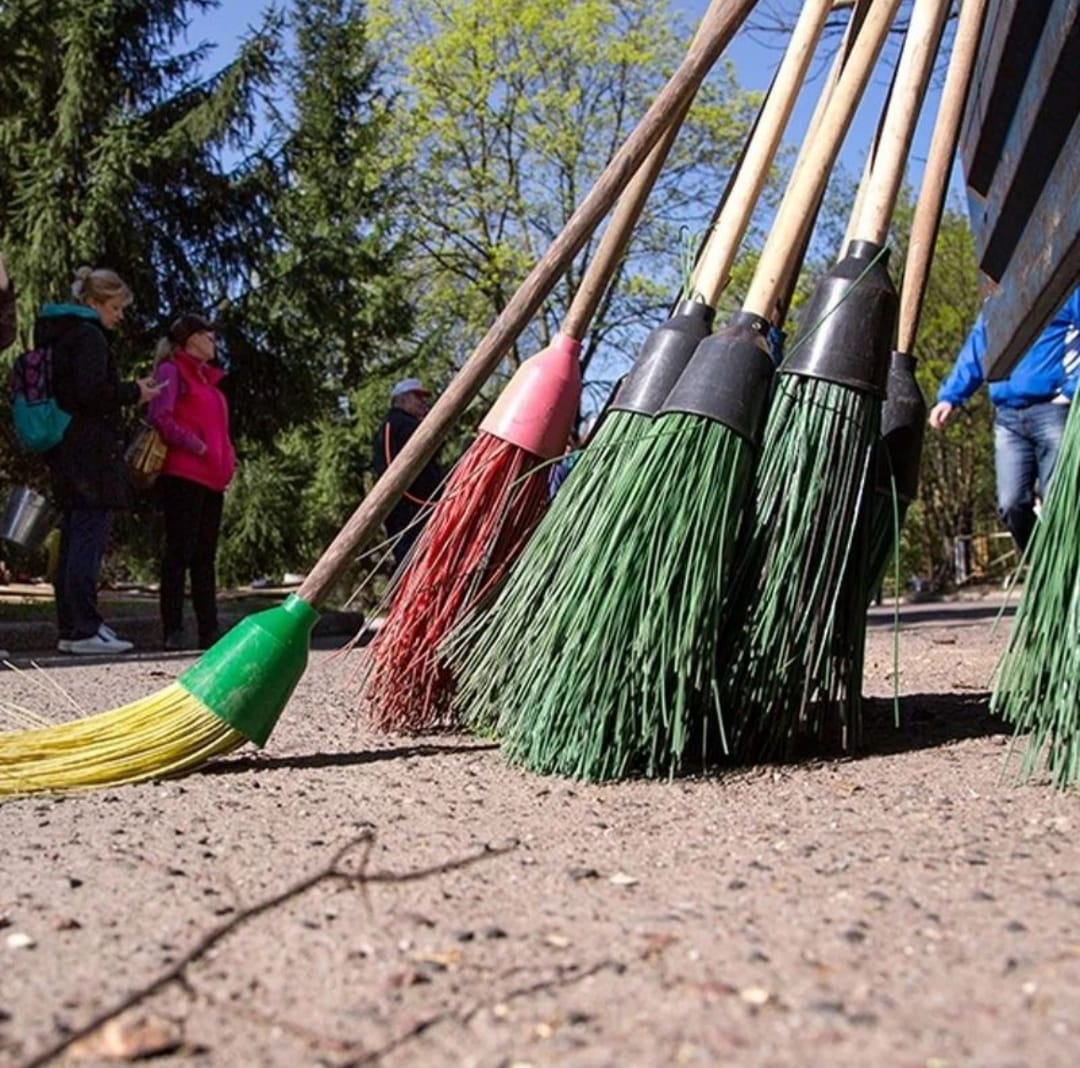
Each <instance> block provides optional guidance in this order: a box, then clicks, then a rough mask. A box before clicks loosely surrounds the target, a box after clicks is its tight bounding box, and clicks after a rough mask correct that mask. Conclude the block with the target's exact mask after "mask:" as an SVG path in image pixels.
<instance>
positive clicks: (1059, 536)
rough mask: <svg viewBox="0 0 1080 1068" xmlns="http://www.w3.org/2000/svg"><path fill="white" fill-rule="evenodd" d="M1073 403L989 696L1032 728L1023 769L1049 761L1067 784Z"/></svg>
mask: <svg viewBox="0 0 1080 1068" xmlns="http://www.w3.org/2000/svg"><path fill="white" fill-rule="evenodd" d="M1072 407H1073V410H1072V411H1071V412H1070V413H1069V419H1068V422H1067V423H1066V426H1065V435H1064V438H1063V439H1062V443H1061V450H1060V452H1059V453H1058V458H1057V463H1056V465H1055V467H1054V477H1053V478H1052V479H1051V481H1050V489H1049V493H1048V494H1047V499H1046V502H1045V505H1044V507H1043V511H1042V515H1041V517H1040V520H1039V522H1038V523H1037V524H1036V527H1035V534H1034V536H1033V538H1032V541H1031V544H1030V546H1029V547H1028V560H1029V568H1028V573H1027V578H1026V579H1025V581H1024V589H1023V593H1022V595H1021V597H1020V604H1019V606H1018V608H1017V611H1016V618H1015V620H1014V621H1013V628H1012V633H1011V634H1010V636H1009V643H1008V645H1007V646H1006V649H1005V652H1004V654H1003V655H1002V658H1001V661H1000V662H999V664H998V669H997V678H996V681H995V684H994V690H993V694H992V695H991V699H990V707H991V709H992V710H993V711H994V712H997V713H999V714H1001V715H1003V716H1004V718H1005V720H1006V722H1008V723H1009V724H1011V725H1012V726H1013V727H1014V728H1015V732H1016V734H1017V735H1020V734H1024V733H1030V737H1029V738H1028V741H1027V747H1026V751H1025V753H1024V759H1023V764H1022V768H1021V775H1022V776H1023V777H1025V778H1026V777H1029V776H1031V775H1032V774H1034V773H1035V772H1036V771H1038V769H1039V768H1040V766H1042V765H1043V764H1045V766H1046V769H1047V771H1048V773H1049V774H1050V777H1051V779H1052V781H1053V783H1054V785H1055V786H1058V787H1060V788H1065V787H1068V786H1074V785H1076V783H1077V781H1078V779H1080V644H1078V642H1077V635H1078V632H1080V536H1078V533H1077V532H1078V531H1080V421H1078V417H1077V414H1076V411H1075V409H1076V407H1077V406H1076V405H1075V404H1074V405H1073V406H1072Z"/></svg>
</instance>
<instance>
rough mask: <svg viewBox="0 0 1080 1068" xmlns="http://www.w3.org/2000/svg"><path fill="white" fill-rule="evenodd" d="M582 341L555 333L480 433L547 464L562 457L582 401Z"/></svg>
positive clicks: (527, 363) (528, 363)
mask: <svg viewBox="0 0 1080 1068" xmlns="http://www.w3.org/2000/svg"><path fill="white" fill-rule="evenodd" d="M580 354H581V342H580V341H577V340H575V339H574V338H572V337H569V336H568V335H566V334H562V333H559V334H556V335H555V337H554V338H553V339H552V341H551V344H550V345H549V346H548V347H547V348H546V349H544V350H543V351H542V352H538V353H537V354H536V355H535V356H533V357H531V358H530V359H528V360H526V361H525V362H524V363H523V364H522V365H521V366H520V367H519V368H518V369H517V372H516V373H515V375H514V377H513V378H511V379H510V382H509V383H508V384H507V387H506V389H504V390H503V391H502V393H501V394H500V396H499V399H498V400H497V401H496V402H495V404H494V405H493V406H492V408H491V411H490V412H488V414H487V415H486V416H485V417H484V421H483V422H482V423H481V424H480V429H481V430H482V431H484V432H485V433H487V434H491V435H493V436H494V437H497V438H500V439H501V440H502V441H508V442H509V443H510V444H511V445H517V446H518V447H519V448H521V449H524V450H525V452H528V453H531V454H532V455H534V456H539V457H541V458H542V459H545V460H553V459H555V458H556V457H557V456H562V454H563V452H564V451H565V449H566V443H567V441H568V440H569V439H570V431H571V430H572V429H573V427H574V423H575V422H576V421H577V414H578V405H579V404H580V403H581V365H580V363H579V362H578V357H579V356H580Z"/></svg>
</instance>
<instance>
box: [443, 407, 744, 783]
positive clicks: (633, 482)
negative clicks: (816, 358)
mask: <svg viewBox="0 0 1080 1068" xmlns="http://www.w3.org/2000/svg"><path fill="white" fill-rule="evenodd" d="M650 425H651V430H650V431H649V432H648V434H647V435H645V436H643V437H639V440H638V441H637V442H636V443H635V444H633V445H631V446H630V447H629V448H628V449H626V450H624V451H623V453H622V454H621V455H620V458H619V461H618V462H617V463H616V464H614V465H609V466H608V469H607V486H606V490H605V493H604V497H603V501H602V507H597V508H596V509H594V511H593V513H592V515H591V517H590V519H589V521H588V523H586V524H585V525H583V526H582V527H580V528H579V529H578V530H577V531H576V532H575V533H576V535H577V543H576V545H575V547H574V549H573V551H572V552H571V553H569V554H567V556H566V557H565V560H564V563H563V566H562V567H561V568H560V569H559V570H558V572H557V574H555V575H551V574H548V575H546V576H545V580H546V582H545V589H544V596H543V598H541V599H539V600H538V601H537V603H535V604H534V605H533V610H532V611H531V612H529V613H528V614H526V615H524V616H521V617H519V624H520V629H518V630H516V631H514V632H512V638H513V642H514V644H513V646H512V648H511V649H509V650H508V648H507V647H506V646H503V647H502V648H501V649H497V648H495V646H494V645H493V644H490V645H488V647H487V648H486V650H485V653H484V655H483V656H481V657H479V658H477V659H474V660H473V661H472V662H471V663H470V664H469V665H468V666H467V667H466V669H465V672H464V675H465V676H466V677H467V680H468V681H467V683H466V686H465V687H464V689H465V690H466V691H468V692H469V693H470V694H471V696H472V700H473V701H476V700H477V699H478V698H477V693H478V691H480V690H484V691H485V693H484V695H483V697H481V698H480V700H484V699H486V700H487V701H490V702H492V703H493V704H495V705H497V706H499V707H501V709H502V715H501V717H500V718H499V721H498V727H499V732H500V733H501V734H502V735H503V737H504V739H505V748H506V752H507V755H508V757H509V758H510V759H511V760H514V761H516V762H518V763H521V764H523V765H524V766H526V767H529V768H530V769H532V770H535V771H540V772H555V773H561V774H565V775H570V776H574V777H578V778H585V779H592V780H600V779H610V778H615V777H618V776H620V775H623V774H624V773H626V772H627V771H628V770H640V771H643V772H645V773H646V774H649V775H655V774H661V773H664V774H670V773H673V772H675V771H677V770H679V768H680V767H681V766H682V765H683V762H684V760H685V758H686V756H687V752H688V750H689V748H690V747H691V745H692V744H694V743H695V742H696V743H698V744H702V745H704V744H705V742H706V739H707V734H708V729H709V722H708V719H709V717H708V716H707V715H706V714H705V710H706V709H711V710H712V712H713V713H714V714H715V715H714V716H713V717H712V718H713V719H716V720H717V721H718V709H717V706H716V689H717V687H716V680H715V672H716V670H717V666H718V659H717V655H716V652H717V650H716V644H717V641H718V636H719V634H720V631H721V628H722V623H723V617H724V613H725V611H726V608H727V605H728V598H727V585H728V584H727V579H728V576H729V575H730V573H731V571H732V570H733V556H734V549H735V547H736V544H737V541H738V536H739V533H740V530H741V527H742V522H743V504H744V501H745V499H746V497H747V490H748V487H749V482H750V478H751V475H752V466H753V451H752V449H751V447H750V446H749V444H747V443H746V442H745V441H743V439H741V438H740V437H739V436H738V435H736V434H734V433H733V432H732V431H730V430H728V429H727V428H726V427H724V426H722V425H720V424H718V423H715V422H711V421H709V420H705V419H702V418H700V417H697V416H688V415H679V414H669V415H665V416H661V417H659V418H658V419H656V420H654V421H653V422H652V423H651V424H650ZM586 455H588V454H587V453H586ZM575 474H576V472H575ZM571 477H573V476H571ZM568 486H569V483H568ZM512 596H513V591H512V590H511V589H510V588H507V590H506V591H504V597H512ZM507 638H510V634H507ZM496 660H501V663H492V662H493V661H496ZM493 667H494V668H495V669H496V670H497V671H498V672H499V681H498V684H497V686H496V687H493V688H490V689H486V687H488V686H489V678H490V675H489V674H488V672H489V669H490V668H493ZM720 729H721V731H722V724H720Z"/></svg>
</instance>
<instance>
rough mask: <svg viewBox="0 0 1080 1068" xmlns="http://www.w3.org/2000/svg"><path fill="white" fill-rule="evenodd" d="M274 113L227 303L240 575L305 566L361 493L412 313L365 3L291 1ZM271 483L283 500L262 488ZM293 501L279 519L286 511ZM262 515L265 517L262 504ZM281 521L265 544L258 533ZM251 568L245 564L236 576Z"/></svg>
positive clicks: (234, 563)
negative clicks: (266, 201)
mask: <svg viewBox="0 0 1080 1068" xmlns="http://www.w3.org/2000/svg"><path fill="white" fill-rule="evenodd" d="M289 22H290V25H291V28H292V30H293V38H294V41H295V46H294V48H293V50H292V52H291V54H290V55H289V56H288V57H287V59H286V62H285V64H284V74H283V81H282V85H281V90H282V92H283V94H284V99H285V100H286V101H287V106H283V107H281V108H279V109H277V111H276V112H275V115H274V120H273V123H274V131H275V134H274V136H275V139H276V140H277V141H278V143H279V144H280V152H279V164H278V165H279V167H280V171H281V192H280V195H279V197H278V198H277V199H276V201H275V203H274V204H273V206H272V209H271V212H270V229H271V232H272V234H273V240H272V241H270V242H269V243H268V245H267V246H266V248H265V249H264V251H263V254H262V255H261V256H260V257H259V258H258V259H257V260H256V261H255V266H254V270H253V277H254V278H255V279H257V284H255V285H253V286H252V287H251V288H250V289H249V290H247V291H245V292H243V293H240V294H239V295H238V296H237V297H236V299H235V300H234V302H233V303H232V305H231V307H230V315H234V316H236V317H238V318H240V319H242V321H243V322H244V323H245V324H246V328H245V332H244V337H243V338H242V339H241V340H240V344H241V345H242V346H243V349H242V350H241V351H237V350H236V349H235V348H234V350H233V357H234V359H233V363H234V374H233V378H234V381H233V383H232V388H233V390H234V395H235V396H236V397H237V399H238V402H237V405H236V412H237V419H236V429H237V433H238V436H239V437H240V439H241V447H242V449H243V450H244V452H245V454H246V455H247V457H248V462H250V463H251V464H252V470H251V471H250V472H249V473H247V474H246V475H245V476H244V478H243V479H241V480H239V481H238V482H237V484H236V486H235V487H234V488H233V490H232V491H231V492H230V494H229V498H228V501H227V511H226V517H225V522H226V525H227V527H228V529H229V530H230V540H233V539H235V544H232V545H230V546H229V549H228V553H227V555H226V557H225V566H226V567H228V568H230V569H231V572H232V575H233V577H235V578H240V579H247V578H250V577H251V575H252V574H253V573H256V572H257V573H267V574H280V573H281V572H282V571H283V570H286V569H291V570H296V569H299V568H302V567H303V566H304V565H305V564H306V563H308V562H310V561H312V560H314V559H315V558H316V557H317V556H318V554H319V552H320V551H321V550H322V549H323V548H324V547H325V545H326V544H327V542H329V540H330V539H331V538H332V537H333V535H334V534H335V533H336V532H337V531H338V529H339V528H340V527H341V525H342V523H343V522H344V520H345V519H346V518H347V517H348V515H349V514H350V513H351V512H352V510H353V508H354V507H355V506H356V504H357V502H358V501H359V499H360V497H361V496H362V495H363V487H364V481H363V476H364V473H365V471H366V469H367V467H368V465H369V462H370V453H371V445H370V439H371V434H372V432H373V430H374V428H375V425H376V423H377V422H378V419H379V418H381V416H382V414H383V409H385V406H386V396H387V394H388V391H389V382H391V381H393V380H394V379H395V378H398V377H402V376H403V375H404V374H405V373H407V372H406V368H407V366H408V363H407V360H408V355H407V351H406V349H405V348H404V346H403V345H402V343H401V340H400V339H401V338H402V336H403V335H404V334H405V333H406V331H407V330H408V328H409V326H410V322H411V317H412V306H411V303H410V300H409V293H408V290H407V288H406V285H405V282H404V279H403V277H402V275H401V274H400V273H399V269H398V261H399V259H400V257H401V254H402V250H401V247H400V239H399V238H397V237H395V236H393V235H391V234H390V233H389V232H388V227H387V224H386V220H387V219H388V218H390V217H391V213H392V209H393V206H394V203H395V187H394V185H393V175H392V174H389V173H387V172H386V171H385V170H384V169H383V167H382V165H381V163H380V153H381V146H382V144H383V142H384V140H385V139H386V137H387V136H388V126H389V122H390V113H389V101H388V99H387V97H386V95H385V93H384V91H383V90H382V89H381V88H380V86H379V84H378V80H377V78H376V65H375V62H374V60H373V58H372V50H371V48H370V46H369V43H368V39H367V31H366V26H365V22H364V18H363V4H362V3H360V2H359V0H296V3H294V5H293V7H292V9H291V12H290V16H289ZM275 479H280V481H281V486H280V496H279V498H278V501H279V504H278V507H276V508H275V507H273V504H272V500H271V498H272V492H271V487H272V485H273V483H274V480H275ZM282 501H289V502H292V503H293V504H296V505H298V507H297V508H296V509H295V510H294V514H291V515H288V516H285V515H282V514H281V512H282V509H281V508H280V502H282ZM267 508H270V511H269V513H268V514H264V513H265V510H266V509H267ZM268 523H277V524H279V526H278V528H277V529H276V531H275V532H274V534H273V535H272V536H270V535H269V533H268V531H267V529H266V526H267V524H268ZM245 569H246V571H245Z"/></svg>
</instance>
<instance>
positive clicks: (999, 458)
mask: <svg viewBox="0 0 1080 1068" xmlns="http://www.w3.org/2000/svg"><path fill="white" fill-rule="evenodd" d="M985 353H986V325H985V323H984V321H983V317H982V315H981V314H980V316H979V317H978V319H976V321H975V325H974V327H972V330H971V333H970V334H969V335H968V338H967V340H966V341H965V342H964V346H963V348H962V349H961V350H960V353H959V355H958V356H957V357H956V363H955V364H954V365H953V368H952V370H951V371H950V372H949V374H948V375H947V376H946V378H945V380H944V381H943V382H942V383H941V388H940V389H939V390H938V400H937V404H935V405H934V407H933V408H932V409H931V411H930V416H929V421H930V425H931V426H932V427H933V428H934V429H935V430H942V429H944V427H945V425H946V424H947V423H948V421H949V419H950V418H951V416H952V413H953V410H954V409H955V408H956V407H957V406H958V405H961V404H963V403H964V401H966V400H967V399H968V398H969V397H971V396H973V395H974V393H975V391H976V390H977V389H978V388H979V387H980V386H981V385H982V384H983V381H984V380H985V377H986V374H985V369H984V367H983V359H984V356H985ZM1078 371H1080V288H1078V289H1076V290H1074V292H1073V293H1072V295H1071V296H1070V297H1069V299H1068V300H1067V301H1066V302H1065V304H1064V305H1063V306H1062V307H1061V308H1060V309H1059V310H1058V312H1057V314H1056V315H1055V316H1054V317H1053V319H1051V320H1050V322H1049V324H1048V325H1047V326H1046V328H1045V329H1044V330H1043V332H1042V333H1041V334H1040V335H1039V337H1038V338H1037V339H1036V341H1035V344H1034V345H1032V346H1031V348H1030V349H1029V350H1028V351H1027V353H1025V355H1024V357H1023V358H1022V359H1021V360H1020V362H1019V363H1018V364H1017V365H1016V366H1015V367H1014V368H1013V369H1012V372H1011V373H1010V374H1009V377H1008V378H1006V379H1003V380H1002V381H999V382H991V383H990V400H991V402H992V403H993V405H994V467H995V472H996V476H997V498H998V501H997V504H998V514H999V515H1000V516H1001V521H1002V523H1004V524H1005V526H1006V528H1007V529H1008V531H1009V533H1010V534H1012V536H1013V540H1014V541H1015V542H1016V546H1017V548H1018V549H1019V550H1020V552H1021V553H1022V552H1023V551H1024V550H1025V549H1026V548H1027V545H1028V542H1029V541H1030V540H1031V535H1032V532H1033V531H1034V530H1035V522H1036V518H1037V517H1036V513H1035V499H1036V488H1038V496H1039V497H1040V498H1042V499H1043V500H1045V499H1046V491H1047V488H1048V487H1049V484H1050V477H1051V475H1052V474H1053V471H1054V465H1055V464H1056V463H1057V456H1058V450H1059V449H1060V448H1061V439H1062V436H1063V435H1064V433H1065V422H1066V420H1067V419H1068V417H1069V403H1070V401H1071V400H1072V396H1073V393H1074V392H1075V390H1076V383H1077V373H1078Z"/></svg>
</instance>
